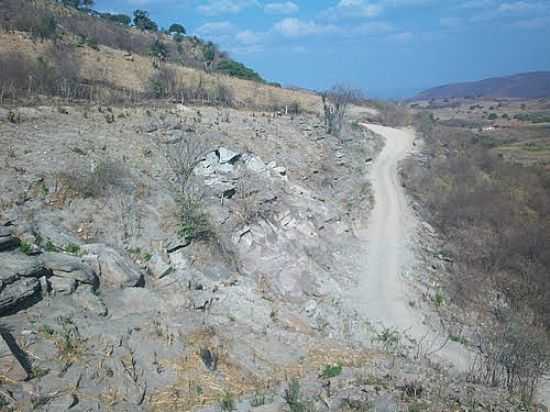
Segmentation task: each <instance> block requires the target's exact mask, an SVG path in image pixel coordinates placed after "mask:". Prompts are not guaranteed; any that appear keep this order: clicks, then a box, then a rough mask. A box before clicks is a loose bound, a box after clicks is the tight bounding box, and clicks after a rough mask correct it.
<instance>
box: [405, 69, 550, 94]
mask: <svg viewBox="0 0 550 412" xmlns="http://www.w3.org/2000/svg"><path fill="white" fill-rule="evenodd" d="M548 96H550V72H549V71H540V72H531V73H520V74H515V75H513V76H506V77H493V78H489V79H484V80H480V81H474V82H464V83H452V84H446V85H443V86H438V87H434V88H432V89H428V90H425V91H423V92H421V93H419V94H418V95H417V96H416V97H415V100H429V99H448V98H453V97H501V98H505V97H508V98H523V99H533V98H541V97H548Z"/></svg>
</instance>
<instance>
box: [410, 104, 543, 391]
mask: <svg viewBox="0 0 550 412" xmlns="http://www.w3.org/2000/svg"><path fill="white" fill-rule="evenodd" d="M416 124H417V130H418V132H419V133H421V134H422V136H423V138H424V140H425V141H426V143H427V144H426V145H425V148H424V149H423V150H424V153H423V156H422V163H421V165H422V167H419V166H418V163H416V166H415V165H412V164H408V166H407V168H408V169H407V173H406V174H405V175H404V176H405V179H406V185H407V188H409V190H410V191H411V193H412V194H413V195H414V196H415V197H416V199H417V201H418V202H419V203H421V204H422V205H423V208H421V210H424V211H425V213H426V214H425V218H426V219H427V220H428V221H429V222H430V223H431V224H432V225H433V226H434V227H436V228H437V229H438V230H439V231H440V233H441V234H443V235H444V236H445V240H446V241H447V242H448V248H449V251H450V252H449V257H450V258H451V259H450V263H449V271H450V274H451V276H450V277H449V278H448V280H447V282H448V283H447V284H446V289H447V292H448V296H449V298H450V303H451V304H452V305H455V306H453V307H455V308H461V309H463V310H464V311H466V312H468V313H476V314H478V316H479V318H480V321H479V322H478V324H477V325H474V326H475V330H476V333H475V334H474V335H475V336H472V337H471V338H472V340H473V342H472V343H473V345H474V347H475V348H477V350H478V353H479V360H478V361H479V363H478V365H477V369H478V371H477V372H478V374H477V375H478V376H477V377H478V378H479V379H481V380H482V381H484V382H487V383H491V384H494V385H501V386H503V387H505V388H506V389H508V390H509V391H510V392H514V393H519V394H520V395H521V396H522V397H523V398H524V399H525V400H526V401H530V400H531V399H532V397H533V393H534V391H535V389H536V387H537V385H538V383H539V382H540V380H541V378H542V376H543V374H544V371H545V369H546V368H548V366H549V350H548V348H549V342H548V337H547V333H548V330H549V329H550V310H549V309H548V308H549V307H550V293H549V292H548V291H549V290H550V280H549V279H548V275H547V274H548V270H549V268H550V252H548V251H549V250H550V224H549V222H548V219H547V218H546V216H548V214H549V213H550V207H549V205H550V194H549V192H548V187H549V186H548V180H547V178H545V175H544V174H542V173H541V172H540V170H539V169H537V168H536V167H526V166H521V165H518V164H511V163H508V162H505V161H503V160H502V159H500V158H499V157H498V156H496V155H495V154H494V153H493V152H492V151H491V150H490V148H489V147H488V146H487V145H484V144H483V141H482V140H481V139H480V137H479V135H476V134H474V133H472V132H470V131H468V130H464V129H462V128H454V127H445V126H441V125H440V124H438V123H437V122H435V121H434V119H433V116H432V115H430V114H426V113H425V114H422V115H421V116H417V119H416ZM501 133H506V134H507V133H509V132H508V131H503V132H501ZM502 137H503V138H507V135H504V136H502ZM546 370H547V369H546Z"/></svg>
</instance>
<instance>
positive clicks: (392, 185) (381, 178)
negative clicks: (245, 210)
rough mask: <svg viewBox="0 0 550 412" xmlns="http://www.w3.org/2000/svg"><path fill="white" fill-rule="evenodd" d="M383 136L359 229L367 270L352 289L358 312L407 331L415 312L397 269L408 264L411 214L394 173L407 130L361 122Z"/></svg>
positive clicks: (408, 143)
mask: <svg viewBox="0 0 550 412" xmlns="http://www.w3.org/2000/svg"><path fill="white" fill-rule="evenodd" d="M364 126H365V127H367V128H369V129H370V130H372V131H373V132H375V133H377V134H379V135H381V136H383V137H384V138H385V141H386V142H385V146H384V149H383V150H382V152H381V153H380V155H379V156H378V158H377V159H376V161H375V162H374V164H373V167H372V172H371V173H372V174H371V182H372V185H373V191H374V198H375V206H374V209H373V210H372V214H371V216H370V218H369V221H368V227H367V230H366V232H365V233H364V234H363V238H364V240H365V241H366V249H367V255H366V267H367V273H366V274H365V275H364V276H363V277H362V278H361V281H360V286H359V288H358V289H359V290H358V293H359V294H360V305H361V306H362V308H361V309H362V311H363V312H364V313H365V314H368V317H369V319H371V320H372V321H374V322H375V323H381V324H383V325H384V326H385V327H392V328H397V329H399V330H408V329H410V328H412V327H414V326H415V324H416V323H417V322H418V321H417V315H416V314H415V313H414V312H413V310H412V309H411V307H410V305H409V304H408V302H409V298H408V296H407V292H408V291H407V288H406V286H405V283H404V282H403V281H402V278H401V273H402V270H403V269H405V268H406V267H407V266H410V264H411V263H412V259H413V256H412V253H411V252H410V248H409V247H408V241H409V237H410V233H412V231H413V230H414V225H415V219H414V216H413V214H412V213H411V212H410V210H409V207H408V205H407V199H406V198H405V193H404V190H403V188H402V187H401V185H400V183H399V178H398V175H397V164H398V162H399V161H400V160H401V159H403V158H404V157H405V156H406V155H407V154H408V153H409V152H410V149H411V147H412V142H413V140H414V133H413V131H412V130H398V129H392V128H389V127H384V126H378V125H372V124H365V125H364Z"/></svg>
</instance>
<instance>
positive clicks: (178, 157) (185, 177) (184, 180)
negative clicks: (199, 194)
mask: <svg viewBox="0 0 550 412" xmlns="http://www.w3.org/2000/svg"><path fill="white" fill-rule="evenodd" d="M209 151H210V149H209V144H208V141H207V139H206V138H205V136H201V135H200V134H198V133H196V132H195V130H194V129H192V128H190V127H187V128H185V129H184V130H182V131H181V136H180V137H179V138H178V139H177V140H176V141H175V142H170V143H168V144H166V147H165V151H164V155H165V157H166V160H167V161H168V165H169V166H170V169H171V170H172V172H173V173H174V175H175V179H176V187H175V190H176V192H177V193H180V194H184V193H186V191H187V189H188V186H189V181H190V179H191V177H192V175H193V172H194V170H195V168H196V167H197V166H198V165H199V163H200V162H201V160H202V159H203V158H204V156H205V155H206V154H207V153H208V152H209Z"/></svg>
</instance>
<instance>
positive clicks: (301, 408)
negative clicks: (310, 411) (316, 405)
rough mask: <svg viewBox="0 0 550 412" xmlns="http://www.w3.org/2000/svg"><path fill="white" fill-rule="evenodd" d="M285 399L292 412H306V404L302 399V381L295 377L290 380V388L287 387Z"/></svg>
mask: <svg viewBox="0 0 550 412" xmlns="http://www.w3.org/2000/svg"><path fill="white" fill-rule="evenodd" d="M283 397H284V400H285V402H286V404H287V405H288V408H289V409H290V412H305V411H306V406H305V405H304V403H303V401H302V394H301V388H300V382H298V380H297V379H293V380H292V381H290V382H289V384H288V388H287V389H285V394H284V396H283Z"/></svg>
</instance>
